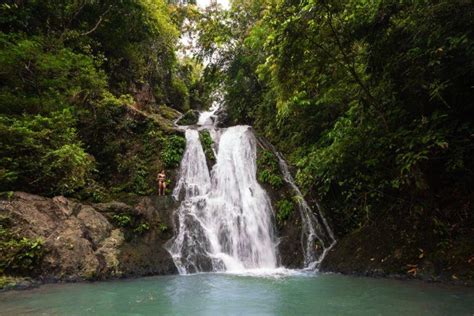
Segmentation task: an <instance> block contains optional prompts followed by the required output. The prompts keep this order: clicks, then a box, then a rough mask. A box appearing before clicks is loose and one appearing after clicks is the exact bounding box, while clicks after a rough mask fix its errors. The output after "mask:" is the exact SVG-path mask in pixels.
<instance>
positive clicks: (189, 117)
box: [177, 110, 199, 125]
mask: <svg viewBox="0 0 474 316" xmlns="http://www.w3.org/2000/svg"><path fill="white" fill-rule="evenodd" d="M198 120H199V112H198V111H196V110H189V111H188V112H186V113H185V114H184V115H183V116H182V117H181V118H180V119H179V120H178V122H177V124H178V125H194V124H197V122H198Z"/></svg>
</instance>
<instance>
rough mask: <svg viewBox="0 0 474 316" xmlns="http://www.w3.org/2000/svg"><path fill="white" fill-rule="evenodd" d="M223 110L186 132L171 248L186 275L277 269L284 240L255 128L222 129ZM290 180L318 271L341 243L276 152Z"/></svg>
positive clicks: (307, 259) (307, 254)
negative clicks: (207, 142) (208, 143)
mask: <svg viewBox="0 0 474 316" xmlns="http://www.w3.org/2000/svg"><path fill="white" fill-rule="evenodd" d="M217 111H218V105H213V107H212V108H211V110H210V111H207V112H203V113H201V116H200V117H199V121H198V124H197V126H185V127H178V126H177V127H178V128H181V129H184V130H185V134H186V150H185V153H184V156H183V159H182V161H181V165H180V173H179V180H178V183H177V185H176V187H175V189H174V191H173V196H174V198H175V199H176V200H179V201H181V205H180V207H179V208H178V210H177V212H176V217H177V218H176V230H177V232H176V235H175V236H174V238H173V239H171V240H170V241H169V242H168V243H167V250H168V251H169V253H170V254H171V256H172V258H173V260H174V263H175V265H176V267H177V268H178V271H179V273H180V274H188V273H195V272H204V271H229V272H243V271H249V270H254V269H266V270H269V269H270V270H271V269H275V268H277V262H278V260H277V257H278V255H277V241H278V240H277V238H276V236H275V235H274V229H273V226H274V215H273V210H272V207H271V202H270V199H269V197H268V195H267V194H266V192H265V191H264V190H263V188H262V187H261V186H260V185H259V183H258V181H257V178H256V173H257V170H256V169H257V166H256V143H257V140H256V138H255V136H254V134H253V132H252V129H251V128H250V127H249V126H241V125H239V126H233V127H229V128H225V129H218V128H216V127H215V125H216V121H217V117H216V115H215V113H216V112H217ZM202 129H205V130H207V131H209V133H210V135H211V137H212V139H213V141H214V148H213V149H214V153H215V156H216V162H215V164H214V166H213V167H212V170H211V171H210V172H209V169H208V166H207V162H206V156H205V154H204V150H203V148H202V145H201V142H200V140H199V130H202ZM260 143H261V144H262V145H263V146H264V147H266V148H269V149H271V150H272V151H273V152H274V153H275V155H276V156H277V158H278V161H279V165H280V170H281V172H282V175H283V178H284V180H285V181H286V182H287V183H288V185H289V186H290V187H291V188H292V190H293V191H294V193H295V195H296V197H297V199H296V201H297V204H298V209H299V211H300V216H301V221H302V233H301V246H302V249H303V254H304V266H305V268H307V269H311V270H313V269H315V268H317V266H318V265H319V263H320V262H321V261H322V260H323V259H324V256H325V255H326V253H327V252H328V251H329V250H330V249H331V248H332V247H333V246H334V244H335V243H336V241H335V238H334V235H333V233H332V231H331V229H330V227H329V226H328V224H327V222H326V219H325V218H324V216H323V214H322V213H321V211H320V210H319V205H316V206H317V208H318V212H317V213H315V212H313V211H312V209H311V208H310V207H309V205H308V203H307V202H306V201H305V199H304V198H303V195H302V194H301V192H300V190H299V189H298V187H297V186H296V184H295V182H294V180H293V177H292V176H291V173H290V172H289V170H288V166H287V164H286V162H285V160H284V159H283V157H282V156H281V154H280V153H279V152H277V151H276V150H275V148H274V147H273V146H272V145H271V144H269V143H268V142H265V141H264V140H262V139H261V140H260Z"/></svg>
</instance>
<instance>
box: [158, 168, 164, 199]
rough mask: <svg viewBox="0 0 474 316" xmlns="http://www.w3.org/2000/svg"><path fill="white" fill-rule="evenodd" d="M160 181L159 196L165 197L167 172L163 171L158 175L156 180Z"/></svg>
mask: <svg viewBox="0 0 474 316" xmlns="http://www.w3.org/2000/svg"><path fill="white" fill-rule="evenodd" d="M156 179H157V180H158V195H165V191H166V173H165V170H161V172H160V173H158V176H157V178H156Z"/></svg>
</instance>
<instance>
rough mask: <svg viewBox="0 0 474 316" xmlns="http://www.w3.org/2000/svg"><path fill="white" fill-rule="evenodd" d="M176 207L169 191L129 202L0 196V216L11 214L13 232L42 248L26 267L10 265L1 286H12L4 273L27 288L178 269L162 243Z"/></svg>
mask: <svg viewBox="0 0 474 316" xmlns="http://www.w3.org/2000/svg"><path fill="white" fill-rule="evenodd" d="M175 208H176V202H175V201H174V200H173V198H172V197H169V196H165V197H157V196H149V197H142V198H140V199H139V201H138V203H137V204H136V205H134V206H129V205H127V204H125V203H121V202H110V203H97V204H86V203H83V202H77V201H74V200H71V199H67V198H65V197H62V196H58V197H54V198H45V197H41V196H37V195H32V194H28V193H23V192H14V193H12V194H10V195H9V196H8V197H7V199H5V200H1V201H0V216H2V218H3V219H5V218H8V219H9V223H11V224H10V225H9V227H8V230H9V231H11V232H13V233H14V234H15V235H16V236H20V237H21V238H27V240H39V241H40V244H41V253H40V254H39V255H37V256H38V257H39V258H36V259H38V262H37V264H36V265H35V266H34V268H32V269H31V270H30V271H28V272H26V273H25V272H24V271H23V273H21V272H15V270H14V269H10V270H11V271H12V273H8V272H7V273H6V275H7V277H6V280H7V281H6V282H5V283H7V284H5V285H4V287H6V288H8V287H12V285H11V284H10V285H8V283H9V282H8V279H9V280H12V281H13V283H17V286H16V288H25V287H29V286H35V285H37V284H41V283H54V282H77V281H85V280H91V281H94V280H105V279H113V278H125V277H138V276H146V275H159V274H173V273H177V270H176V267H175V266H174V263H173V260H172V258H171V257H170V255H169V254H168V252H167V251H166V250H165V248H164V244H165V243H166V241H167V240H169V239H170V238H171V237H172V236H173V222H172V213H173V210H174V209H175ZM7 251H8V249H7ZM7 271H8V268H7ZM13 288H15V285H13Z"/></svg>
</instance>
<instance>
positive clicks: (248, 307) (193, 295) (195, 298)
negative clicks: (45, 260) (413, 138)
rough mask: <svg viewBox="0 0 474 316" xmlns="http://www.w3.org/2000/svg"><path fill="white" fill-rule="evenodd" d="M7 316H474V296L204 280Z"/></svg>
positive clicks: (470, 292)
mask: <svg viewBox="0 0 474 316" xmlns="http://www.w3.org/2000/svg"><path fill="white" fill-rule="evenodd" d="M0 314H1V315H19V314H20V315H21V314H35V315H38V314H40V315H41V314H43V315H87V314H96V315H470V316H472V315H474V289H472V288H464V287H448V286H442V285H436V284H426V283H421V282H408V281H395V280H382V279H370V278H356V277H347V276H341V275H314V274H301V273H300V274H297V275H276V276H275V275H273V276H263V277H262V276H245V275H229V274H196V275H189V276H162V277H148V278H141V279H135V280H123V281H110V282H96V283H77V284H61V285H45V286H42V287H40V288H37V289H33V290H27V291H11V292H5V293H0Z"/></svg>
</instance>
